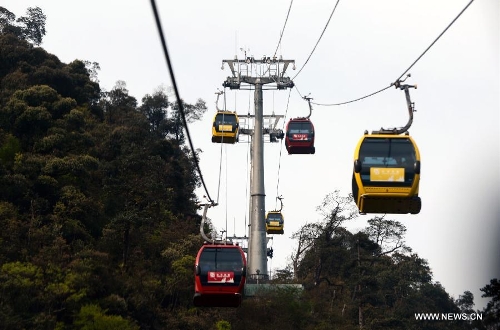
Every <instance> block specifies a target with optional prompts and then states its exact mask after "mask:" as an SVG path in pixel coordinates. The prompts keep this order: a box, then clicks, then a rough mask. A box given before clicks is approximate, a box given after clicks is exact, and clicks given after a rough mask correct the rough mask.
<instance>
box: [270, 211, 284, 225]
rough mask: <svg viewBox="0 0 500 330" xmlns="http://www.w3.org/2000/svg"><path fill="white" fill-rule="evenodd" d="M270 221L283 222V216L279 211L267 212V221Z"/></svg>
mask: <svg viewBox="0 0 500 330" xmlns="http://www.w3.org/2000/svg"><path fill="white" fill-rule="evenodd" d="M271 221H278V222H280V223H282V222H283V218H282V217H281V213H269V214H268V215H267V222H268V223H269V222H271Z"/></svg>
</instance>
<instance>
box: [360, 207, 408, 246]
mask: <svg viewBox="0 0 500 330" xmlns="http://www.w3.org/2000/svg"><path fill="white" fill-rule="evenodd" d="M384 217H385V216H376V217H374V218H372V219H370V220H368V227H367V228H366V229H365V233H366V234H367V235H368V237H370V239H371V240H372V241H374V242H375V243H377V244H378V245H379V246H380V247H381V249H380V252H379V255H384V254H391V253H393V252H396V251H398V250H403V251H405V252H410V251H411V249H410V248H409V247H407V246H406V245H405V242H404V235H405V234H406V227H405V226H404V225H403V224H402V223H401V222H399V221H395V220H386V219H384Z"/></svg>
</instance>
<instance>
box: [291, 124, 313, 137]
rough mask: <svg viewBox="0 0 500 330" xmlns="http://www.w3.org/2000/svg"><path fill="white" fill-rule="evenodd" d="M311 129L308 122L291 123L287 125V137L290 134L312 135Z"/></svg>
mask: <svg viewBox="0 0 500 330" xmlns="http://www.w3.org/2000/svg"><path fill="white" fill-rule="evenodd" d="M313 133H314V132H313V128H312V125H311V123H310V122H308V121H295V122H294V121H292V122H290V124H289V125H288V135H289V136H291V135H292V134H313Z"/></svg>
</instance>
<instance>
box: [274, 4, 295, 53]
mask: <svg viewBox="0 0 500 330" xmlns="http://www.w3.org/2000/svg"><path fill="white" fill-rule="evenodd" d="M292 4H293V0H292V1H290V6H289V7H288V13H287V14H286V19H285V24H284V25H283V29H282V30H281V34H280V40H279V41H278V45H277V46H276V50H275V51H274V55H273V58H274V57H276V53H277V52H278V48H279V47H280V44H281V38H283V33H284V32H285V27H286V22H288V16H289V15H290V10H291V9H292Z"/></svg>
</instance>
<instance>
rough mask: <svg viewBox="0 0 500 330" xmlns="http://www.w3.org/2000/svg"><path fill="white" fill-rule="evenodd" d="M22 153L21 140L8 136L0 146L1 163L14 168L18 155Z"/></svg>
mask: <svg viewBox="0 0 500 330" xmlns="http://www.w3.org/2000/svg"><path fill="white" fill-rule="evenodd" d="M20 151H21V144H20V143H19V140H18V139H17V138H16V137H14V136H13V135H11V134H8V135H7V136H6V137H5V138H4V139H3V142H2V144H1V146H0V162H1V163H2V164H3V165H4V166H12V164H13V163H14V159H15V156H16V154H17V153H19V152H20Z"/></svg>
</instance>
